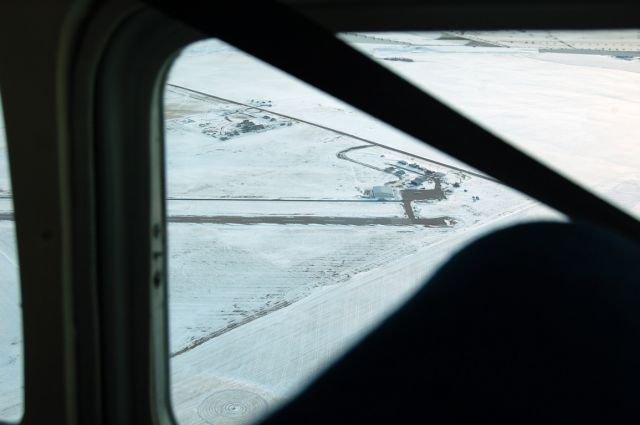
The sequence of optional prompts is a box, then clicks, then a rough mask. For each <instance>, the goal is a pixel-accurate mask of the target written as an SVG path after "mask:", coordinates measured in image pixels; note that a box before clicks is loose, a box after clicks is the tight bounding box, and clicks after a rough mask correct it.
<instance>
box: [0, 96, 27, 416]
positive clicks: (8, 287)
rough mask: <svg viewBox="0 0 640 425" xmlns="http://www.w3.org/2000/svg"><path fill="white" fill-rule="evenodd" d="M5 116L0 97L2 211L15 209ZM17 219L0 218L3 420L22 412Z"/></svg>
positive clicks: (0, 404) (0, 402)
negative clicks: (15, 222)
mask: <svg viewBox="0 0 640 425" xmlns="http://www.w3.org/2000/svg"><path fill="white" fill-rule="evenodd" d="M10 195H11V181H10V179H9V168H8V155H7V145H6V139H5V125H4V115H3V113H2V102H1V99H0V214H3V213H10V212H12V211H13V205H12V201H11V199H7V197H9V196H10ZM15 238H16V236H15V226H14V222H13V221H11V220H1V219H0V420H9V421H17V420H18V419H20V417H21V416H22V411H23V377H22V358H23V357H22V311H21V309H20V286H19V284H18V282H19V279H18V256H17V252H16V239H15Z"/></svg>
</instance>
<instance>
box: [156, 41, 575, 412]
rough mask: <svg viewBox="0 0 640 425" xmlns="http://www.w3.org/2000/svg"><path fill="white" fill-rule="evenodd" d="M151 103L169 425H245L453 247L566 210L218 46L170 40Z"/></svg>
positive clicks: (406, 292) (399, 298)
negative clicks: (159, 181) (164, 277)
mask: <svg viewBox="0 0 640 425" xmlns="http://www.w3.org/2000/svg"><path fill="white" fill-rule="evenodd" d="M365 42H368V39H365ZM389 45H391V46H395V44H389ZM394 63H395V62H394ZM164 103H165V111H164V113H165V144H166V145H165V158H166V176H167V177H166V193H167V200H166V209H167V221H168V224H167V227H168V247H169V264H168V266H169V317H170V358H171V360H170V368H171V395H172V403H173V408H174V411H175V413H176V416H177V418H178V420H179V422H180V423H183V424H188V423H189V424H190V423H219V424H223V423H229V424H230V423H234V424H240V423H251V422H252V421H254V420H255V419H257V418H259V417H260V416H261V415H262V414H264V413H265V412H267V411H268V410H269V409H272V408H273V407H274V406H278V405H279V404H280V403H282V402H284V401H286V400H288V399H289V398H290V397H292V396H293V395H295V393H296V392H297V391H299V390H300V389H302V387H303V386H304V385H305V384H306V383H308V382H309V380H310V379H311V378H313V377H314V376H315V375H316V374H317V373H318V372H319V371H321V370H322V369H323V368H324V367H326V366H327V365H328V364H330V363H331V362H332V360H334V359H335V358H336V357H337V356H339V355H340V354H341V353H343V352H344V351H345V350H347V349H348V348H349V347H351V346H352V345H353V344H354V343H355V342H356V341H357V340H358V339H359V338H360V337H361V336H362V335H363V334H364V333H365V332H367V331H368V330H369V329H371V327H372V326H375V325H376V324H377V323H379V322H380V321H381V320H382V319H384V317H386V316H387V315H388V314H389V313H390V312H391V311H393V309H394V308H396V307H397V306H398V305H399V304H400V303H402V302H403V300H405V299H407V297H409V296H410V295H411V294H412V293H413V292H414V291H415V290H416V289H418V288H419V286H420V285H421V284H422V283H423V282H424V281H425V279H426V278H427V277H428V276H429V275H430V274H431V273H432V272H433V271H434V270H435V268H436V267H437V266H438V265H439V264H440V263H442V262H443V261H444V260H446V259H447V258H448V256H450V255H451V254H452V253H453V252H455V251H456V250H457V249H459V248H460V247H461V246H462V245H464V244H466V243H468V242H469V241H470V240H472V239H474V238H477V237H478V236H479V235H481V234H483V233H485V232H488V231H491V230H494V229H496V228H498V227H501V226H505V225H507V224H512V223H514V222H519V221H528V220H531V219H541V218H542V219H549V220H558V219H563V217H562V216H560V214H558V213H556V212H554V211H551V210H549V209H548V208H546V207H544V206H542V205H540V204H539V203H537V202H535V201H533V200H532V199H529V198H527V197H526V196H524V195H522V194H521V193H518V192H516V191H515V190H512V189H510V188H508V187H505V186H503V185H501V184H499V183H497V182H495V181H494V180H493V179H491V178H490V177H487V176H485V175H483V174H482V173H479V172H477V171H476V170H473V169H470V168H469V167H468V166H466V165H465V164H462V163H460V162H459V161H457V160H454V159H453V158H450V157H448V156H446V155H444V154H442V153H440V152H438V151H436V150H434V149H433V148H430V147H429V146H427V145H425V144H423V143H421V142H418V141H417V140H415V139H412V138H410V137H409V136H407V135H405V134H404V133H401V132H399V131H397V130H394V129H393V128H390V127H389V126H386V125H384V124H382V123H380V122H378V121H376V120H374V119H372V118H371V117H369V116H367V115H365V114H363V113H361V112H359V111H357V110H355V109H354V108H352V107H349V106H348V105H345V104H344V103H342V102H339V101H337V100H336V99H334V98H331V97H329V96H327V95H325V94H323V93H321V92H319V91H318V90H316V89H314V88H312V87H310V86H308V85H306V84H304V83H302V82H300V81H299V80H296V79H294V78H292V77H290V76H288V75H286V74H284V73H282V72H281V71H278V70H277V69H274V68H273V67H271V66H268V65H266V64H264V63H263V62H260V61H258V60H256V59H255V58H252V57H251V56H249V55H247V54H245V53H243V52H241V51H239V50H237V49H235V48H233V47H231V46H229V45H227V44H224V43H222V42H220V41H218V40H215V39H212V40H206V41H202V42H198V43H195V44H192V45H191V46H189V47H187V48H186V49H185V50H183V52H182V53H181V55H180V56H179V57H178V58H177V59H176V61H175V62H174V64H173V67H172V68H171V70H170V73H169V75H168V79H167V84H166V87H165V98H164Z"/></svg>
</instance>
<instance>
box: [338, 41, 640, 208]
mask: <svg viewBox="0 0 640 425" xmlns="http://www.w3.org/2000/svg"><path fill="white" fill-rule="evenodd" d="M341 37H342V38H343V40H345V41H346V42H347V43H349V44H351V45H352V46H354V47H356V48H357V49H359V50H361V51H362V52H364V53H366V54H367V55H369V56H370V57H372V58H374V59H375V60H377V61H378V62H379V63H381V64H383V65H385V66H387V67H388V68H390V69H391V70H393V71H394V72H396V73H397V74H399V75H401V76H402V77H404V78H406V79H407V80H409V81H411V82H412V83H413V84H415V85H416V86H418V87H420V88H422V89H423V90H425V91H426V92H428V93H429V94H431V95H434V96H435V97H437V98H439V99H440V100H442V101H443V102H445V103H447V104H449V105H450V106H452V107H454V108H455V109H456V110H458V111H460V112H461V113H463V114H464V115H466V116H467V117H469V118H470V119H472V120H474V121H475V122H477V123H479V124H480V125H482V126H483V127H485V128H487V129H488V130H490V131H491V132H493V133H494V134H497V135H498V136H500V137H502V138H504V139H505V140H507V141H509V142H510V143H512V144H514V145H515V146H517V147H518V148H519V149H521V150H524V151H525V152H527V153H529V154H530V155H532V156H534V157H535V158H537V159H538V160H540V161H542V162H545V163H547V164H548V165H550V166H551V167H552V168H554V169H555V170H557V171H559V172H560V173H562V174H564V175H565V176H568V177H569V178H571V179H572V180H574V181H576V182H578V183H579V184H581V185H582V186H584V187H586V188H587V189H589V190H592V191H594V192H596V193H597V194H599V195H600V196H602V197H604V198H606V199H607V200H609V201H611V202H612V203H614V204H616V205H617V206H619V207H620V208H622V209H624V210H626V211H628V212H629V213H631V214H634V215H635V216H636V217H640V171H639V170H640V143H638V137H637V135H638V133H639V132H640V120H638V116H640V31H638V30H625V31H493V32H490V31H489V32H488V31H449V32H433V33H425V32H419V33H408V34H407V33H350V34H342V35H341Z"/></svg>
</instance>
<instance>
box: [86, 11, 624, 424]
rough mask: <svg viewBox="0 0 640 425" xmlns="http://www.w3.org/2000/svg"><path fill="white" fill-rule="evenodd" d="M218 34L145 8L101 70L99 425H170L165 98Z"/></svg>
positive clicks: (112, 43) (112, 45)
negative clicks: (180, 66) (185, 55)
mask: <svg viewBox="0 0 640 425" xmlns="http://www.w3.org/2000/svg"><path fill="white" fill-rule="evenodd" d="M187 3H190V2H187ZM179 7H187V6H186V5H184V4H182V5H181V6H179ZM306 13H310V12H309V10H307V11H306ZM511 13H515V11H512V12H511ZM311 14H313V13H311ZM321 15H322V14H321ZM325 15H326V14H325ZM325 15H323V16H325ZM625 16H627V15H625ZM578 21H579V20H578ZM444 22H448V21H446V20H445V21H444ZM517 22H518V21H517ZM525 22H530V21H525ZM560 22H565V21H563V20H560ZM604 22H610V21H604ZM341 25H348V22H347V23H345V22H343V19H342V18H339V19H338V24H337V26H338V27H339V28H337V30H341V31H342V30H356V29H357V30H363V29H364V30H367V29H369V28H363V27H362V26H359V27H356V28H351V27H349V28H345V27H341ZM376 25H377V24H376ZM427 27H428V25H427ZM545 27H546V26H540V28H545ZM569 27H572V26H569ZM386 28H387V29H388V27H386ZM201 29H202V28H201ZM333 29H336V28H333ZM376 29H382V28H378V27H376ZM423 29H433V28H431V27H428V28H423ZM215 35H217V34H211V35H209V34H206V33H205V32H204V31H201V30H196V29H193V28H190V27H189V26H187V25H185V24H182V23H180V22H178V21H177V20H176V19H174V18H170V17H168V16H165V15H163V14H161V13H158V12H157V11H155V10H153V9H152V8H142V9H139V10H136V11H135V12H134V13H132V14H131V16H129V17H128V18H127V19H126V20H125V21H124V22H123V23H122V24H121V25H120V26H119V27H118V28H117V31H114V35H113V37H111V38H110V40H109V43H108V46H107V48H106V50H105V53H104V55H103V56H102V59H101V63H100V65H99V67H98V73H97V80H96V86H95V99H96V101H95V105H94V106H95V117H94V118H95V129H94V138H95V157H94V160H95V171H96V175H95V179H96V214H97V223H96V226H97V234H96V239H97V254H96V261H97V264H96V273H97V276H98V277H97V281H98V293H97V297H98V306H97V307H98V309H99V310H100V317H99V322H100V333H101V341H100V345H101V347H102V358H101V364H100V366H99V367H100V369H101V371H102V373H103V376H102V380H103V382H102V406H101V408H102V411H103V418H102V419H103V421H104V423H118V424H163V425H165V424H166V425H168V424H175V423H176V421H175V418H174V415H173V412H172V406H171V401H170V400H171V397H170V388H169V358H168V354H169V350H168V340H167V339H168V318H167V315H168V305H167V302H166V300H167V264H166V257H167V256H166V253H167V247H166V212H165V204H164V186H163V185H164V169H163V167H164V165H163V164H164V160H163V159H164V158H163V156H164V140H163V124H162V123H163V122H164V117H163V115H162V96H163V87H164V80H165V77H166V73H167V71H168V69H169V67H170V65H171V63H172V61H173V58H174V57H175V55H176V54H177V53H178V51H179V50H180V49H181V48H183V47H186V46H187V45H188V44H190V43H192V42H196V41H199V40H202V39H206V38H209V37H211V36H215ZM221 38H222V39H223V40H225V38H224V37H221ZM141 51H143V52H144V54H140V52H141ZM248 53H250V54H251V53H252V52H248ZM401 130H402V129H401ZM503 143H504V142H503ZM534 161H535V160H534ZM535 162H537V161H535ZM542 167H544V166H542ZM544 168H546V167H544ZM547 170H548V169H547ZM548 171H549V170H548ZM549 172H550V171H549ZM507 183H508V182H507ZM596 198H597V199H599V200H600V201H601V199H600V198H598V197H596ZM634 222H636V223H637V221H635V220H634ZM134 304H135V306H134ZM109 371H112V373H109Z"/></svg>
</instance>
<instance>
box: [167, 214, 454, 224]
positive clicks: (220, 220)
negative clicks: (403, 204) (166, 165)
mask: <svg viewBox="0 0 640 425" xmlns="http://www.w3.org/2000/svg"><path fill="white" fill-rule="evenodd" d="M452 220H453V219H452V218H451V217H434V218H414V219H409V218H396V217H318V216H273V215H270V216H255V217H242V216H237V215H217V216H191V215H183V216H172V217H168V218H167V221H168V222H169V223H214V224H325V225H342V226H374V225H381V226H415V225H418V226H429V227H449V226H451V224H450V223H452Z"/></svg>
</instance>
